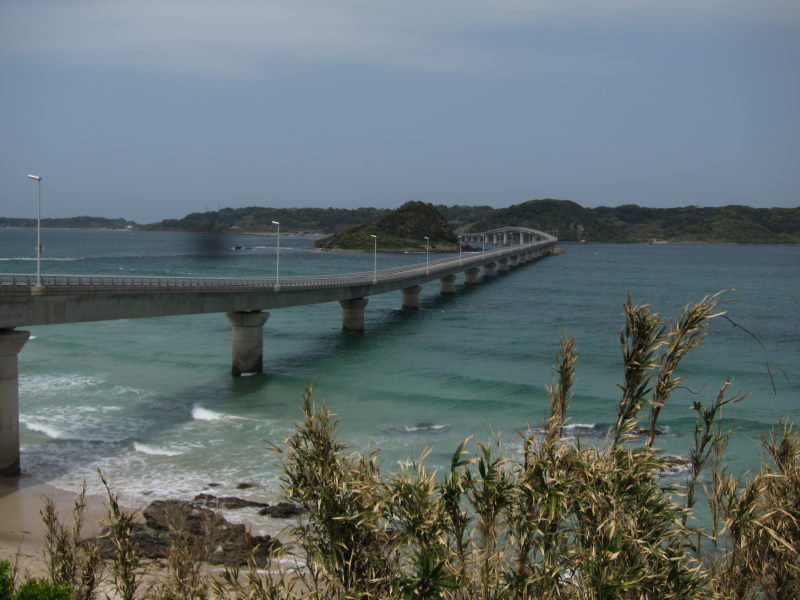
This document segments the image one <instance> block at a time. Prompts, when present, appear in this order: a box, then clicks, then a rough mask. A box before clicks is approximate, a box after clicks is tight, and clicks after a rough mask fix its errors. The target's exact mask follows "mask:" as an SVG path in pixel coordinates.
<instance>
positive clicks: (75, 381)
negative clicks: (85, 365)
mask: <svg viewBox="0 0 800 600" xmlns="http://www.w3.org/2000/svg"><path fill="white" fill-rule="evenodd" d="M103 382H104V379H103V378H102V377H93V376H86V375H33V376H31V377H20V380H19V387H20V390H24V392H25V393H26V394H30V395H36V394H40V393H48V392H58V393H59V394H63V393H64V391H66V390H76V389H81V388H89V387H93V386H99V385H101V384H103Z"/></svg>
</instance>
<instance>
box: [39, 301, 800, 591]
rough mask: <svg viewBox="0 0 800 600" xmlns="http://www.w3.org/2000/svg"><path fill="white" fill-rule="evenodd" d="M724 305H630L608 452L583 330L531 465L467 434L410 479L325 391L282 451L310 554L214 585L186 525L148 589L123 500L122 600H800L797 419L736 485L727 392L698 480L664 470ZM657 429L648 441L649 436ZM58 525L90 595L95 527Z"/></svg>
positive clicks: (705, 437)
mask: <svg viewBox="0 0 800 600" xmlns="http://www.w3.org/2000/svg"><path fill="white" fill-rule="evenodd" d="M718 300H719V294H715V295H713V296H707V297H705V298H703V299H701V300H700V301H699V302H697V303H694V304H690V305H688V306H686V307H685V308H684V310H683V311H682V313H681V314H680V315H679V317H678V318H677V319H675V320H674V321H671V320H663V319H662V318H661V317H660V316H659V315H657V314H654V313H652V312H651V311H650V310H649V308H648V307H647V306H634V305H633V304H632V302H631V300H630V298H629V299H628V301H627V302H626V303H625V305H624V312H625V325H624V327H623V329H622V332H621V346H622V355H623V381H622V384H621V385H620V386H619V387H620V392H621V395H620V399H619V401H618V402H617V405H616V406H617V418H616V421H615V423H614V425H613V426H612V428H611V430H610V431H609V435H608V437H607V439H606V441H605V442H604V443H602V444H600V445H599V446H597V447H590V446H584V445H582V444H581V442H580V440H576V439H574V438H569V437H565V436H564V426H565V424H567V422H568V410H569V403H570V397H571V387H572V383H573V378H574V374H575V371H576V368H577V363H578V358H579V357H578V355H577V353H576V351H575V341H574V340H573V339H572V338H568V337H567V338H564V339H562V341H561V349H560V352H559V355H558V357H557V359H556V364H555V372H556V375H557V377H556V380H555V382H554V383H553V384H552V385H551V386H548V388H547V393H548V397H549V400H550V415H549V417H548V418H547V419H546V422H545V427H544V432H543V433H537V432H534V431H528V432H526V433H524V434H523V435H522V440H521V442H522V452H521V454H520V455H519V456H510V455H508V454H507V453H506V452H504V451H503V449H502V447H501V445H500V444H499V443H498V442H495V443H491V444H481V443H475V444H474V446H473V445H472V444H471V442H470V441H469V440H467V441H465V442H464V443H462V444H461V445H460V446H459V447H458V448H457V449H456V450H455V452H454V453H453V455H452V460H451V465H450V468H449V471H448V472H446V473H434V472H432V471H430V470H428V469H427V468H426V467H425V458H426V456H427V453H423V455H422V456H421V457H420V458H419V460H418V461H416V462H415V463H414V464H412V465H410V466H408V467H403V468H401V470H400V472H398V473H395V474H392V475H390V476H383V475H381V473H380V471H379V467H378V463H377V460H376V457H375V456H374V455H369V456H364V455H362V454H360V453H358V452H353V451H351V449H349V448H347V447H346V446H345V445H344V444H342V442H341V441H339V440H338V439H337V438H336V435H335V430H336V422H335V420H334V419H333V415H332V414H331V413H330V412H329V411H328V410H327V409H325V408H324V407H318V406H316V405H315V404H314V401H313V394H312V388H311V386H310V385H309V386H307V388H306V390H305V393H304V396H303V419H302V420H301V421H300V422H298V423H297V424H296V428H295V432H294V434H293V435H291V436H290V437H288V438H287V439H286V440H284V441H283V443H282V444H280V445H275V446H272V449H273V450H274V451H276V452H278V453H279V454H280V455H281V459H282V465H283V466H282V481H283V486H284V492H285V495H286V497H287V499H289V500H291V501H293V502H296V503H299V504H301V505H302V506H303V507H304V508H305V509H306V511H307V512H306V515H305V516H304V517H303V518H302V519H301V520H300V521H299V522H298V523H297V525H296V526H295V527H294V528H293V530H292V537H293V545H291V546H284V547H282V548H281V549H279V550H276V552H275V553H274V554H273V556H272V560H271V561H270V563H269V564H268V568H267V569H266V570H257V569H255V567H252V568H250V569H248V570H246V571H240V570H239V569H229V570H227V571H226V572H225V573H224V574H223V575H222V576H221V577H218V578H216V579H214V580H209V579H208V578H207V576H206V575H203V574H202V572H201V571H200V570H199V567H198V565H199V555H198V554H197V552H196V551H195V550H196V548H197V547H198V544H201V543H202V541H199V542H198V541H197V540H193V539H190V538H188V537H187V536H186V535H185V533H183V532H182V530H181V528H180V526H179V525H180V524H176V528H175V532H174V534H173V550H172V554H171V555H170V559H169V564H170V569H169V575H168V579H167V581H165V582H164V583H163V585H161V586H160V587H150V588H148V589H147V590H142V589H141V588H140V586H139V583H138V582H139V579H138V577H139V575H140V567H139V563H138V557H137V554H136V550H135V548H132V547H130V539H129V537H130V536H129V532H130V526H131V519H132V517H131V515H128V514H126V513H125V512H124V511H122V510H121V509H120V508H119V506H118V504H117V503H116V499H115V497H114V495H113V494H112V493H111V492H110V491H109V500H110V504H111V514H110V519H111V523H112V528H111V530H110V531H111V534H110V535H111V536H112V541H113V543H114V545H115V548H116V550H117V558H116V559H115V560H114V561H112V565H111V571H112V574H113V576H114V581H115V583H116V589H117V593H118V596H119V597H120V598H123V599H124V600H134V598H144V597H152V598H180V599H186V600H190V599H191V600H200V599H202V598H206V597H209V596H212V597H216V598H225V599H230V600H251V599H252V600H273V599H275V600H277V599H279V598H281V599H294V600H305V599H315V600H322V599H329V598H342V599H346V598H347V599H368V598H397V599H404V600H409V599H437V598H438V599H448V600H462V599H463V600H466V599H474V598H479V599H481V600H495V599H498V600H499V599H506V598H508V599H511V598H514V599H525V598H531V599H533V598H537V599H558V600H567V599H575V600H578V599H580V600H601V599H603V600H605V599H612V598H613V599H628V598H629V599H631V600H633V599H637V600H640V599H651V598H652V599H656V598H658V599H665V600H667V599H686V598H718V599H728V598H737V599H745V598H753V599H755V598H770V599H772V598H774V599H779V598H796V597H800V560H799V555H798V548H800V433H798V431H797V429H796V428H795V427H794V426H792V425H789V424H781V425H779V426H778V427H776V428H775V430H774V431H773V432H772V434H771V435H769V436H766V437H765V438H764V439H763V440H762V447H763V453H764V454H763V455H764V459H763V464H762V467H761V470H760V471H759V472H758V473H757V474H756V475H754V476H752V477H750V478H748V479H746V480H742V481H740V480H738V479H737V478H735V477H733V476H732V475H730V474H729V473H728V472H727V471H726V470H725V468H724V451H725V445H726V442H727V436H726V435H725V433H724V432H723V431H722V430H721V429H720V427H719V416H720V414H721V411H722V409H723V407H724V406H726V405H727V404H730V403H732V402H738V401H740V400H742V399H743V396H739V395H734V396H728V386H729V382H724V383H723V384H722V385H721V388H720V392H719V394H718V395H717V397H716V399H715V400H714V401H713V402H712V404H711V405H710V406H708V407H706V406H704V405H703V404H702V403H700V402H696V403H695V405H694V409H695V412H696V413H697V425H696V428H695V435H694V445H693V448H692V449H691V452H690V456H689V474H688V476H687V479H686V483H685V485H681V486H677V485H675V486H670V485H666V484H665V483H664V480H663V479H662V478H661V476H660V473H661V472H663V471H665V470H667V469H668V467H669V466H670V458H669V457H666V456H664V455H663V454H662V453H660V452H659V451H658V450H657V449H656V448H655V447H654V446H655V440H656V433H657V431H658V419H659V416H660V413H661V409H662V408H663V407H664V406H665V405H666V403H667V402H668V401H669V398H670V395H671V394H672V392H673V391H674V390H675V389H676V388H677V386H679V385H680V383H681V377H680V376H679V375H678V369H679V366H680V362H681V360H682V359H683V358H684V357H686V356H687V355H688V354H689V353H690V352H691V351H692V350H693V349H695V348H696V347H697V346H698V345H699V344H700V343H701V342H702V341H703V339H704V338H705V336H706V335H707V334H708V326H709V325H710V323H711V322H712V321H713V320H714V319H715V318H717V317H719V316H721V315H722V314H723V313H721V312H718V311H717V304H718ZM643 412H646V413H647V414H646V415H642V413H643ZM642 421H645V422H646V425H645V426H642V425H640V423H641V422H642ZM642 430H644V431H645V436H644V438H642V437H641V436H639V435H637V432H640V431H642ZM471 448H473V449H471ZM705 482H709V483H705ZM700 489H702V490H703V491H704V496H705V497H706V498H707V500H708V503H709V508H710V512H711V520H710V521H711V522H710V524H709V525H708V526H707V527H700V526H698V525H697V521H696V519H695V517H694V511H695V508H696V506H697V502H698V495H699V494H698V492H699V491H700ZM76 506H78V505H77V504H76ZM45 520H46V522H47V523H48V528H49V529H51V530H52V535H51V536H50V537H49V538H48V539H49V542H48V543H49V547H50V548H51V552H50V555H51V560H52V570H51V576H52V577H53V579H54V580H56V578H58V580H59V581H69V582H70V584H71V585H72V586H74V587H75V589H76V590H78V589H81V588H80V586H81V585H82V584H80V582H79V581H80V580H81V577H79V576H78V574H80V573H86V572H87V567H86V566H85V565H87V564H88V563H87V562H86V559H83V558H81V559H79V558H76V557H77V555H76V554H74V552H75V549H76V548H78V544H77V534H76V533H75V531H77V530H79V524H80V519H79V517H76V526H75V527H76V529H73V530H71V531H70V530H67V529H64V528H63V527H62V526H61V525H60V524H57V522H56V521H54V518H53V516H52V515H51V513H50V512H49V511H48V510H47V507H46V508H45ZM63 548H66V550H62V549H63ZM70 552H72V553H73V554H70ZM291 557H295V562H294V564H293V563H292V562H291V561H290V560H289V559H290V558H291ZM82 565H83V566H82ZM287 565H290V566H287ZM82 597H85V598H87V600H88V599H89V598H91V594H88V595H85V594H84V596H82Z"/></svg>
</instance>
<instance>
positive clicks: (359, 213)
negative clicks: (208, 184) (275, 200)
mask: <svg viewBox="0 0 800 600" xmlns="http://www.w3.org/2000/svg"><path fill="white" fill-rule="evenodd" d="M388 212H389V210H388V209H380V208H268V207H264V206H248V207H244V208H223V209H220V210H214V211H206V212H195V213H191V214H188V215H186V216H185V217H183V218H181V219H166V220H164V221H159V222H158V223H151V224H149V225H140V226H139V227H138V228H139V229H141V230H144V231H194V232H203V233H232V232H254V233H269V232H274V231H276V226H275V224H274V223H273V221H277V222H278V223H280V224H281V231H284V232H295V233H300V232H308V233H312V232H316V233H323V232H324V233H330V232H333V231H339V230H342V229H347V228H348V227H354V226H356V225H361V224H363V223H369V222H372V221H375V220H377V219H379V218H381V217H383V216H384V215H386V214H387V213H388Z"/></svg>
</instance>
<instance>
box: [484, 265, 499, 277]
mask: <svg viewBox="0 0 800 600" xmlns="http://www.w3.org/2000/svg"><path fill="white" fill-rule="evenodd" d="M496 266H497V263H495V262H490V263H486V264H485V265H483V276H484V277H493V276H494V268H495V267H496Z"/></svg>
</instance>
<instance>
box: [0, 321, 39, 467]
mask: <svg viewBox="0 0 800 600" xmlns="http://www.w3.org/2000/svg"><path fill="white" fill-rule="evenodd" d="M30 336H31V334H30V333H29V332H27V331H14V330H13V329H4V330H0V476H8V475H19V359H18V358H17V357H18V355H19V353H20V350H22V347H23V346H24V345H25V342H27V341H28V338H29V337H30Z"/></svg>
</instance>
